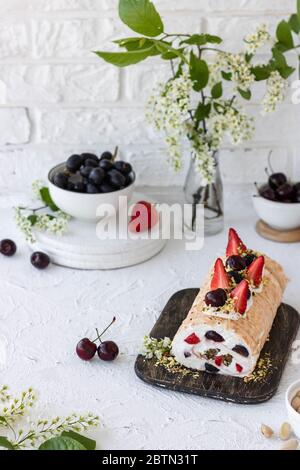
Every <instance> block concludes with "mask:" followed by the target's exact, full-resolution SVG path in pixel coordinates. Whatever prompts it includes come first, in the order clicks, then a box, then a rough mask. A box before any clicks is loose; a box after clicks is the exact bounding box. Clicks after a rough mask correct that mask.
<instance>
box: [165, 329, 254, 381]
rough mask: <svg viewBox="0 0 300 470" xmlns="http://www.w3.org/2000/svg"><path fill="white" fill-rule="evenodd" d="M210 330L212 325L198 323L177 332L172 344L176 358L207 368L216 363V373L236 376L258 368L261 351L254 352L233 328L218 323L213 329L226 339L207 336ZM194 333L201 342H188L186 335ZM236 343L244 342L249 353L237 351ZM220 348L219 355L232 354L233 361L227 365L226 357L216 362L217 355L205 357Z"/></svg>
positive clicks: (189, 366)
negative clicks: (226, 327)
mask: <svg viewBox="0 0 300 470" xmlns="http://www.w3.org/2000/svg"><path fill="white" fill-rule="evenodd" d="M209 330H210V327H209V326H208V325H198V326H196V327H192V326H191V327H189V328H187V329H186V330H185V331H182V332H180V333H179V334H177V335H176V337H175V338H174V341H173V345H172V354H173V355H174V356H175V358H176V360H177V361H178V362H179V363H181V364H183V365H184V366H186V367H188V368H190V369H197V370H207V364H209V365H211V366H214V367H215V368H216V369H217V370H216V373H221V374H223V375H231V376H235V377H245V376H246V375H248V374H249V373H250V372H251V371H252V370H253V368H254V366H255V364H256V361H257V359H258V356H257V355H255V356H254V355H252V354H251V351H250V349H249V346H248V345H247V344H245V343H244V342H243V341H242V340H241V339H240V338H239V337H238V336H237V335H236V333H234V332H233V331H232V330H226V329H225V328H224V327H222V326H221V325H215V326H214V327H213V330H214V331H215V332H216V333H218V334H219V335H221V336H222V337H223V338H224V341H222V342H217V341H213V340H211V339H207V338H206V337H205V334H206V333H207V332H208V331H209ZM192 333H194V334H195V335H197V336H198V338H199V339H200V342H199V343H197V344H188V343H187V342H186V341H185V339H186V338H187V337H188V336H189V335H191V334H192ZM235 346H243V347H244V348H246V349H247V350H248V353H249V355H248V356H247V357H245V356H243V355H241V354H239V353H237V352H235V351H233V348H234V347H235ZM212 349H217V350H218V351H217V353H216V356H217V357H220V356H227V355H228V354H230V355H231V356H232V360H231V363H230V364H229V365H226V363H227V362H226V361H225V362H224V361H223V360H222V362H221V363H218V364H216V362H215V357H213V358H211V359H208V358H207V357H205V354H206V353H207V351H209V350H212Z"/></svg>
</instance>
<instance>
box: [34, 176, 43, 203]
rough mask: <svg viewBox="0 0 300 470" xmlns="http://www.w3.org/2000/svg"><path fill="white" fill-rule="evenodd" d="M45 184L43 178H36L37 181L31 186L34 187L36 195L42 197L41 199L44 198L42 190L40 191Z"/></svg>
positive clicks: (38, 197)
mask: <svg viewBox="0 0 300 470" xmlns="http://www.w3.org/2000/svg"><path fill="white" fill-rule="evenodd" d="M43 186H44V184H43V182H42V181H41V180H35V181H33V183H32V186H31V187H32V191H33V194H34V195H35V197H36V198H37V199H40V200H41V199H42V198H41V192H40V191H41V189H42V188H43Z"/></svg>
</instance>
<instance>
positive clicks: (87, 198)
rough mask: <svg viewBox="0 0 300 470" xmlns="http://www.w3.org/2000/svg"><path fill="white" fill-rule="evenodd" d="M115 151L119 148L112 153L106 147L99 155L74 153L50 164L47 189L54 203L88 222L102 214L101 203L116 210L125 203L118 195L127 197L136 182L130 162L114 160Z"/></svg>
mask: <svg viewBox="0 0 300 470" xmlns="http://www.w3.org/2000/svg"><path fill="white" fill-rule="evenodd" d="M117 152H118V149H116V150H115V152H114V154H112V153H111V152H107V151H106V152H104V153H102V155H101V156H100V157H98V156H97V155H94V154H93V153H83V154H80V155H79V154H75V155H71V156H70V157H69V158H68V160H67V161H66V162H64V163H60V164H59V165H56V166H55V167H54V168H52V170H50V172H49V175H48V181H49V191H50V195H51V197H52V199H53V201H54V203H55V204H56V206H57V207H59V209H61V210H62V211H64V212H66V214H69V215H71V216H72V217H75V218H77V219H81V220H85V221H91V222H92V221H96V220H98V219H100V218H101V217H103V215H104V214H102V212H99V207H101V205H103V204H105V205H106V206H105V207H107V208H108V207H111V208H112V210H113V211H116V212H117V211H118V209H120V205H121V204H122V201H123V203H124V199H121V200H120V199H119V197H120V196H125V197H126V198H127V200H128V201H129V200H130V198H131V196H132V193H133V187H134V182H135V173H134V171H133V169H132V166H131V165H130V163H128V162H125V161H121V160H116V157H117ZM108 205H109V206H108ZM112 213H114V212H112Z"/></svg>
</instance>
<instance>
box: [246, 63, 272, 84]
mask: <svg viewBox="0 0 300 470" xmlns="http://www.w3.org/2000/svg"><path fill="white" fill-rule="evenodd" d="M251 72H252V73H253V75H254V76H255V80H256V81H257V82H260V81H262V80H267V79H268V78H269V77H270V75H271V72H272V68H271V67H270V66H269V65H256V67H253V68H252V69H251Z"/></svg>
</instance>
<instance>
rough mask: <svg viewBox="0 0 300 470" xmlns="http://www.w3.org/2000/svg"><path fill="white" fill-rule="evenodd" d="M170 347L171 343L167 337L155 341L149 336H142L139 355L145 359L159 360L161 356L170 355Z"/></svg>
mask: <svg viewBox="0 0 300 470" xmlns="http://www.w3.org/2000/svg"><path fill="white" fill-rule="evenodd" d="M171 347H172V341H171V340H170V338H168V337H165V338H163V339H156V338H151V337H150V336H144V341H143V346H142V350H141V354H142V355H143V356H144V357H145V358H146V359H152V358H153V357H156V358H157V359H159V360H160V359H161V358H162V357H163V356H165V355H168V354H170V352H171Z"/></svg>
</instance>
